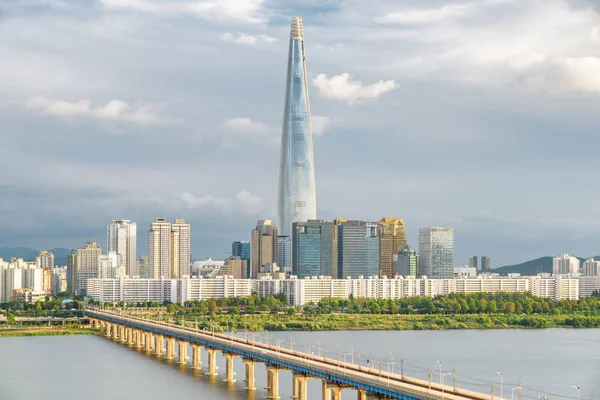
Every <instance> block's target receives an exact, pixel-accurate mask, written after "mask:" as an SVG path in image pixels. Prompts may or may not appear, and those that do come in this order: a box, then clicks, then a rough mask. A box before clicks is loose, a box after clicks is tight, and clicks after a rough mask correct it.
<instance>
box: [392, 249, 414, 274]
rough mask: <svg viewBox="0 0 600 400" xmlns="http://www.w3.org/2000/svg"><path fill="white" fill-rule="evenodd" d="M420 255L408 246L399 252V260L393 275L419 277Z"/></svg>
mask: <svg viewBox="0 0 600 400" xmlns="http://www.w3.org/2000/svg"><path fill="white" fill-rule="evenodd" d="M418 269H419V253H417V251H416V250H415V249H412V248H411V247H410V246H408V245H406V246H404V247H403V248H402V249H400V250H398V259H397V261H396V264H395V265H394V270H393V271H392V273H393V275H392V276H396V275H400V276H417V274H418V273H419V271H418Z"/></svg>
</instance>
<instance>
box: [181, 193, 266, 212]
mask: <svg viewBox="0 0 600 400" xmlns="http://www.w3.org/2000/svg"><path fill="white" fill-rule="evenodd" d="M177 197H178V199H179V200H180V201H181V202H182V203H183V204H184V205H185V206H187V207H188V208H189V209H206V208H211V209H216V210H218V211H220V212H222V213H226V214H230V213H240V214H244V215H254V214H258V213H260V211H261V210H262V206H263V199H261V198H260V197H258V196H255V195H253V194H252V193H250V192H248V191H247V190H245V189H242V190H240V191H239V192H238V193H237V194H236V195H235V198H234V199H230V198H224V197H214V196H209V195H203V196H196V195H194V194H192V193H189V192H182V193H179V194H178V195H177Z"/></svg>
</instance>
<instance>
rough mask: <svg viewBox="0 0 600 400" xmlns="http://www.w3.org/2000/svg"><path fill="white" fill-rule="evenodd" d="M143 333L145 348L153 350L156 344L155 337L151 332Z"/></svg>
mask: <svg viewBox="0 0 600 400" xmlns="http://www.w3.org/2000/svg"><path fill="white" fill-rule="evenodd" d="M142 335H143V336H144V350H146V351H153V350H154V346H153V343H152V342H153V341H154V338H153V337H152V334H151V333H150V332H143V333H142Z"/></svg>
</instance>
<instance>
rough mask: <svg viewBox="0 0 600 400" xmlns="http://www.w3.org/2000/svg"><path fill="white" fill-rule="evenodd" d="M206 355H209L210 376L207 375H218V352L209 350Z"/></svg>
mask: <svg viewBox="0 0 600 400" xmlns="http://www.w3.org/2000/svg"><path fill="white" fill-rule="evenodd" d="M206 353H207V354H208V374H207V375H210V376H215V375H216V374H217V350H216V349H209V348H207V349H206Z"/></svg>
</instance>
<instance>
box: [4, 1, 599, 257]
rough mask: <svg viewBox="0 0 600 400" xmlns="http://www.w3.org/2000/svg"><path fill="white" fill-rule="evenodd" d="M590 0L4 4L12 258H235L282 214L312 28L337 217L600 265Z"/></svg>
mask: <svg viewBox="0 0 600 400" xmlns="http://www.w3.org/2000/svg"><path fill="white" fill-rule="evenodd" d="M597 4H598V3H597V2H596V1H592V0H461V1H448V0H377V1H365V0H324V1H317V0H306V1H277V0H196V1H193V0H177V1H173V0H95V1H82V0H78V1H70V0H0V37H1V38H2V39H1V40H0V170H1V171H2V174H1V175H0V176H1V178H2V179H1V180H0V197H1V199H2V200H1V201H0V215H1V216H2V222H1V223H0V245H2V246H30V247H34V248H52V247H69V248H75V247H79V246H81V245H82V244H83V242H85V241H86V240H93V239H94V238H96V239H97V240H98V242H99V243H100V244H101V245H103V246H104V245H105V241H106V239H105V229H106V228H105V227H106V224H107V223H108V222H110V220H112V219H131V220H134V221H137V223H138V226H139V228H138V230H139V231H140V232H139V236H140V240H139V243H138V248H139V249H140V250H141V251H140V252H141V253H142V254H144V253H145V252H146V251H147V243H146V231H147V226H148V225H149V224H150V222H151V221H152V219H153V218H154V217H155V216H164V217H166V218H169V219H173V218H175V217H178V216H181V217H184V218H186V220H188V221H189V222H190V223H191V224H192V236H193V243H192V250H193V253H194V258H198V259H200V258H205V257H209V256H210V257H213V258H222V257H225V256H226V255H227V254H228V252H230V250H231V248H230V243H231V241H232V240H239V239H248V238H249V234H250V230H251V229H252V227H253V225H254V224H255V222H256V220H257V219H265V218H271V219H275V218H276V208H277V204H276V193H277V176H278V165H279V159H278V158H279V151H278V147H277V146H278V141H279V135H280V131H281V122H282V114H283V97H284V81H285V71H286V55H287V47H288V37H289V24H290V20H291V17H292V16H295V15H298V16H301V17H303V19H304V28H305V39H306V53H307V68H308V75H309V79H310V96H311V98H310V99H311V111H312V113H313V114H314V117H313V123H314V126H313V130H314V134H315V140H314V146H315V158H316V160H315V165H316V171H317V201H318V213H319V217H320V218H325V219H331V218H335V217H349V218H355V219H369V220H377V219H379V218H380V217H383V216H397V217H401V218H403V219H404V221H405V222H406V224H407V227H408V236H409V243H411V244H413V245H418V243H417V240H418V238H417V232H418V228H419V227H424V226H453V227H454V228H455V232H456V256H455V261H456V262H455V263H456V264H457V265H458V264H462V263H466V262H467V257H468V256H469V255H470V254H478V255H482V254H488V255H490V256H491V257H492V260H493V264H494V266H500V265H503V264H508V263H515V262H520V261H523V260H526V259H529V258H534V257H538V256H541V255H551V254H557V253H560V252H570V253H574V254H576V255H580V256H589V255H593V254H600V240H599V238H598V236H599V233H600V232H599V231H600V206H599V204H598V203H599V200H600V185H598V176H599V175H600V158H599V157H598V149H600V129H599V128H600V111H599V110H600V15H599V9H598V7H597Z"/></svg>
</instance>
